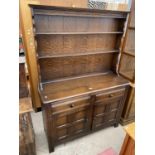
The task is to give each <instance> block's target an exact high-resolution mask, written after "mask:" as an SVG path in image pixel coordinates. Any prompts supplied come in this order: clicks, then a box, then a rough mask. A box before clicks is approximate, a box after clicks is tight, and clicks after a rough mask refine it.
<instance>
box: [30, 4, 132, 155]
mask: <svg viewBox="0 0 155 155" xmlns="http://www.w3.org/2000/svg"><path fill="white" fill-rule="evenodd" d="M31 8H32V18H33V30H34V35H35V40H36V45H35V46H36V57H37V63H38V70H39V84H38V91H39V94H40V99H41V101H42V111H43V120H44V128H45V132H46V135H47V139H48V144H49V151H50V152H52V151H54V147H55V146H56V145H58V144H60V143H63V142H66V141H68V140H71V139H74V138H77V137H80V136H82V135H86V134H88V133H91V132H94V131H96V130H98V129H103V128H105V127H108V126H112V125H114V126H115V127H117V126H118V123H119V121H120V117H121V114H122V110H123V106H124V102H125V99H126V96H127V93H128V87H129V82H128V81H127V80H126V79H124V78H123V77H121V76H118V73H117V72H118V69H117V68H118V66H117V64H118V60H119V54H120V49H121V42H122V37H123V34H124V29H125V26H126V18H127V15H128V12H119V11H105V10H95V9H80V8H61V7H49V6H37V5H31Z"/></svg>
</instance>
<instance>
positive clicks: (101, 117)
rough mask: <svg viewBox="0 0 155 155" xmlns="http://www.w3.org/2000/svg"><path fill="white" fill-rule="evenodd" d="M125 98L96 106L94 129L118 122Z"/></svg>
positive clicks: (104, 101)
mask: <svg viewBox="0 0 155 155" xmlns="http://www.w3.org/2000/svg"><path fill="white" fill-rule="evenodd" d="M122 99H123V96H120V97H119V96H117V98H116V97H115V98H113V99H109V100H102V101H100V102H97V103H96V104H95V106H94V113H93V129H95V128H98V127H101V126H106V125H108V124H112V123H115V122H117V119H118V117H119V115H118V114H119V113H120V108H121V106H122Z"/></svg>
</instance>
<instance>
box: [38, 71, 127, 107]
mask: <svg viewBox="0 0 155 155" xmlns="http://www.w3.org/2000/svg"><path fill="white" fill-rule="evenodd" d="M128 84H129V82H128V81H127V80H125V79H124V78H122V77H121V76H117V75H116V74H114V73H113V72H111V71H110V72H107V73H96V74H89V75H86V76H80V77H74V78H66V79H62V80H57V81H50V82H46V83H42V90H41V91H40V95H41V98H42V101H43V103H44V104H46V103H51V102H55V101H59V100H62V99H67V98H70V97H76V96H79V95H86V94H89V93H93V92H97V91H101V90H107V89H111V88H115V87H119V86H124V85H128Z"/></svg>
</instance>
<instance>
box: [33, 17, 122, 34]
mask: <svg viewBox="0 0 155 155" xmlns="http://www.w3.org/2000/svg"><path fill="white" fill-rule="evenodd" d="M34 20H35V28H36V33H47V32H50V33H52V32H53V33H54V32H117V31H120V30H122V27H123V22H124V19H123V20H120V19H115V18H101V17H97V18H94V17H89V18H88V17H70V16H48V15H46V16H45V15H35V17H34Z"/></svg>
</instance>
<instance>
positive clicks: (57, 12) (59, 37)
mask: <svg viewBox="0 0 155 155" xmlns="http://www.w3.org/2000/svg"><path fill="white" fill-rule="evenodd" d="M126 17H127V12H117V11H104V10H91V9H89V10H81V9H71V8H70V9H69V8H52V7H43V6H40V7H36V6H34V8H33V21H34V25H33V26H34V33H35V39H36V47H37V48H36V49H37V54H38V64H39V67H40V69H39V70H40V75H41V76H40V77H41V82H48V81H52V80H57V79H61V78H67V77H74V76H81V75H87V74H93V73H104V72H107V71H109V70H114V71H115V68H116V67H115V66H116V63H114V62H115V60H117V57H118V54H117V53H114V52H116V51H118V52H119V47H120V43H121V37H122V35H123V31H124V24H125V20H126ZM90 53H91V54H90Z"/></svg>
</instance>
